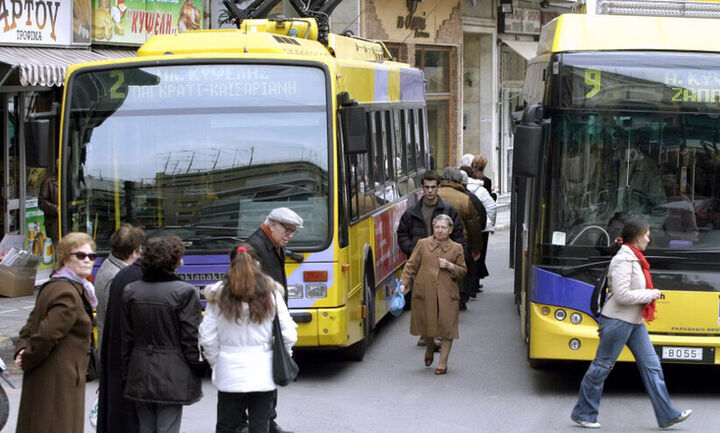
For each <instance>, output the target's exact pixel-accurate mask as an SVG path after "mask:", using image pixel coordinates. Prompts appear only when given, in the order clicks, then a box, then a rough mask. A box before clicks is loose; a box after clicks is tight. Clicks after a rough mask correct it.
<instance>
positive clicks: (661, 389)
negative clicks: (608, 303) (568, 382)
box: [572, 316, 680, 426]
mask: <svg viewBox="0 0 720 433" xmlns="http://www.w3.org/2000/svg"><path fill="white" fill-rule="evenodd" d="M598 334H600V344H599V345H598V349H597V353H596V354H595V359H594V360H593V362H592V363H591V364H590V368H588V371H587V372H586V373H585V377H583V380H582V383H581V384H580V395H579V396H578V401H577V404H576V405H575V408H574V409H573V411H572V419H573V420H576V421H588V422H597V415H598V407H599V406H600V397H602V392H603V385H604V384H605V379H606V378H607V377H608V375H609V374H610V370H612V368H613V365H615V361H616V360H617V359H618V356H620V352H621V351H622V349H623V347H624V346H625V345H626V344H627V346H628V348H629V349H630V351H631V352H632V354H633V356H635V361H636V363H637V366H638V370H640V376H641V377H642V381H643V384H644V385H645V389H646V390H647V393H648V395H649V396H650V401H651V402H652V405H653V409H654V410H655V417H656V418H657V422H658V425H659V426H664V425H667V424H668V423H670V422H671V421H672V420H674V419H675V418H677V417H678V416H680V411H679V410H677V409H675V408H673V407H672V405H671V404H670V397H669V396H668V392H667V388H666V386H665V377H664V376H663V372H662V367H661V366H660V359H659V358H658V356H657V353H655V349H654V348H653V345H652V343H651V342H650V336H649V335H648V332H647V328H646V327H645V324H644V323H640V324H633V323H628V322H624V321H622V320H618V319H611V318H609V317H605V316H600V328H599V329H598Z"/></svg>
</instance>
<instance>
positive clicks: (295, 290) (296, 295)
mask: <svg viewBox="0 0 720 433" xmlns="http://www.w3.org/2000/svg"><path fill="white" fill-rule="evenodd" d="M287 290H288V299H300V298H302V297H303V285H302V284H288V288H287Z"/></svg>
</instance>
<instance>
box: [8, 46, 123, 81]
mask: <svg viewBox="0 0 720 433" xmlns="http://www.w3.org/2000/svg"><path fill="white" fill-rule="evenodd" d="M133 56H135V51H134V50H128V49H122V50H110V49H102V50H94V51H93V50H90V49H72V48H66V49H63V48H34V47H33V48H30V47H0V63H3V64H5V68H3V69H4V70H5V71H4V72H3V73H0V79H2V80H3V82H2V85H9V84H15V85H17V84H19V85H21V86H47V87H52V86H62V85H63V84H64V82H65V71H66V70H67V67H68V66H70V65H73V64H75V63H83V62H94V61H97V60H107V59H117V58H123V57H133ZM13 76H15V79H13Z"/></svg>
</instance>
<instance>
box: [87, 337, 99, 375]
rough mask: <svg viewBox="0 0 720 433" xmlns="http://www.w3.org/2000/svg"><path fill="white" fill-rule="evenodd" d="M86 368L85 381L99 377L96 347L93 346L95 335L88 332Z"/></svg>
mask: <svg viewBox="0 0 720 433" xmlns="http://www.w3.org/2000/svg"><path fill="white" fill-rule="evenodd" d="M88 355H89V359H88V368H87V373H86V374H85V381H86V382H92V381H93V380H95V379H97V378H98V377H100V363H99V362H98V355H97V349H96V348H95V336H94V335H93V334H92V333H90V350H89V351H88Z"/></svg>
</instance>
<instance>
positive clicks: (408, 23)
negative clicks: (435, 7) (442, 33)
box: [397, 0, 430, 38]
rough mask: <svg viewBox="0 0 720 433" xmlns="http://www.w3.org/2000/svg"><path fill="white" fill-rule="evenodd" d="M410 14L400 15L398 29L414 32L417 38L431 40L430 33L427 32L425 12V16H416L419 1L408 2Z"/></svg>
mask: <svg viewBox="0 0 720 433" xmlns="http://www.w3.org/2000/svg"><path fill="white" fill-rule="evenodd" d="M406 2H407V8H408V14H407V15H404V16H403V15H400V16H398V17H397V28H399V29H407V30H412V31H413V32H414V33H415V37H416V38H429V37H430V33H428V32H426V31H425V29H426V28H427V22H426V21H425V16H424V15H425V12H423V13H422V15H423V16H419V15H416V14H417V7H418V1H417V0H406Z"/></svg>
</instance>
